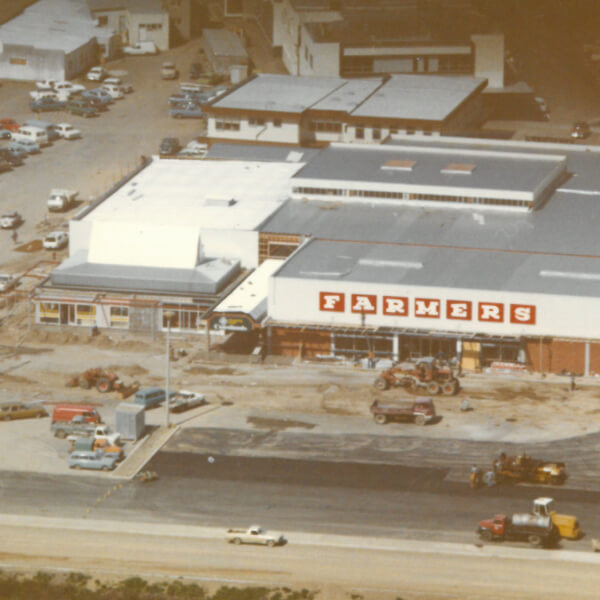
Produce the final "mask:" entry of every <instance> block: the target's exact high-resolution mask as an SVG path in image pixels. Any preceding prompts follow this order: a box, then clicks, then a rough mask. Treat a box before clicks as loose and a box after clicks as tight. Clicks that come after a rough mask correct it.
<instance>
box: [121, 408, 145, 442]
mask: <svg viewBox="0 0 600 600" xmlns="http://www.w3.org/2000/svg"><path fill="white" fill-rule="evenodd" d="M145 427H146V418H145V414H144V407H143V406H140V405H138V404H131V403H129V402H121V404H119V405H118V406H117V410H116V411H115V430H116V431H118V432H119V433H120V434H121V438H123V439H124V440H133V441H137V440H138V439H139V438H140V437H141V436H142V435H143V433H144V429H145Z"/></svg>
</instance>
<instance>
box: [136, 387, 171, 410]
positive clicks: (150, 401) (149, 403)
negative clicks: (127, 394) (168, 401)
mask: <svg viewBox="0 0 600 600" xmlns="http://www.w3.org/2000/svg"><path fill="white" fill-rule="evenodd" d="M169 396H171V394H169ZM165 398H166V392H165V390H163V389H162V388H160V387H149V388H144V389H141V390H138V391H137V392H136V393H135V396H134V397H133V404H139V405H140V406H143V407H144V410H148V409H149V408H155V407H156V406H159V405H160V404H162V403H163V402H164V401H165Z"/></svg>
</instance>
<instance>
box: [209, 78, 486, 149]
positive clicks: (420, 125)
mask: <svg viewBox="0 0 600 600" xmlns="http://www.w3.org/2000/svg"><path fill="white" fill-rule="evenodd" d="M485 86H486V80H484V79H483V80H482V79H474V78H472V77H441V76H416V75H394V76H391V77H385V78H380V77H373V78H358V79H342V78H340V77H293V76H291V75H267V74H260V75H258V76H256V77H254V78H252V79H250V80H249V81H248V82H246V83H244V84H242V85H240V86H238V87H236V88H234V89H233V90H232V91H230V92H229V93H226V94H223V95H222V96H219V97H218V98H216V99H215V100H213V101H212V102H210V103H209V104H207V105H206V106H205V107H204V111H205V112H206V114H207V136H208V137H209V138H211V139H213V140H219V141H224V140H245V141H251V142H264V143H279V144H312V143H317V144H326V143H329V142H358V143H364V142H367V143H369V142H376V143H379V142H381V141H383V140H385V139H386V138H387V137H389V136H390V135H391V134H397V133H408V134H415V133H416V134H424V135H455V134H459V133H466V132H470V131H473V130H475V129H477V128H478V127H479V125H480V124H481V123H482V121H483V120H484V116H483V113H482V106H481V93H482V91H483V89H484V88H485Z"/></svg>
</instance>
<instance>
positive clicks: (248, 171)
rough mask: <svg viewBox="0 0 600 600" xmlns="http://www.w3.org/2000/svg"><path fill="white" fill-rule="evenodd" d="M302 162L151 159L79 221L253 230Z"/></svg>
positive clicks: (280, 199) (286, 189) (276, 203)
mask: <svg viewBox="0 0 600 600" xmlns="http://www.w3.org/2000/svg"><path fill="white" fill-rule="evenodd" d="M303 166H304V163H302V162H294V163H283V162H281V163H280V162H250V161H221V160H210V159H204V160H179V159H159V158H154V160H153V161H152V163H150V165H148V167H146V168H145V169H144V170H142V171H141V172H140V173H139V174H138V175H136V176H135V177H134V178H133V179H132V180H131V181H129V182H128V183H127V184H125V185H124V186H123V187H121V188H119V189H118V190H117V191H116V192H115V193H114V194H113V195H112V196H110V197H109V198H107V199H106V200H104V202H102V203H101V204H100V205H99V206H98V207H97V208H95V209H94V210H92V211H91V212H90V213H89V214H87V215H86V216H85V217H84V218H83V219H82V220H83V221H111V222H119V223H135V224H140V225H143V224H151V225H159V226H161V227H165V228H166V227H190V226H194V227H198V228H200V229H227V230H231V229H236V230H246V231H254V230H256V229H257V228H258V227H259V226H260V224H261V223H262V222H263V221H264V220H265V219H266V218H267V217H269V216H270V215H271V214H272V213H273V212H274V211H275V210H276V209H277V208H279V206H280V205H281V204H282V203H283V202H284V201H285V200H286V199H287V198H289V181H290V178H291V177H292V175H294V173H296V172H297V171H298V170H299V169H301V168H302V167H303Z"/></svg>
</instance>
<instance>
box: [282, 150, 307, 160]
mask: <svg viewBox="0 0 600 600" xmlns="http://www.w3.org/2000/svg"><path fill="white" fill-rule="evenodd" d="M303 156H304V153H303V152H298V151H296V150H292V151H291V152H290V153H289V154H288V155H287V156H286V157H285V160H286V161H287V162H299V161H301V160H302V157H303Z"/></svg>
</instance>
